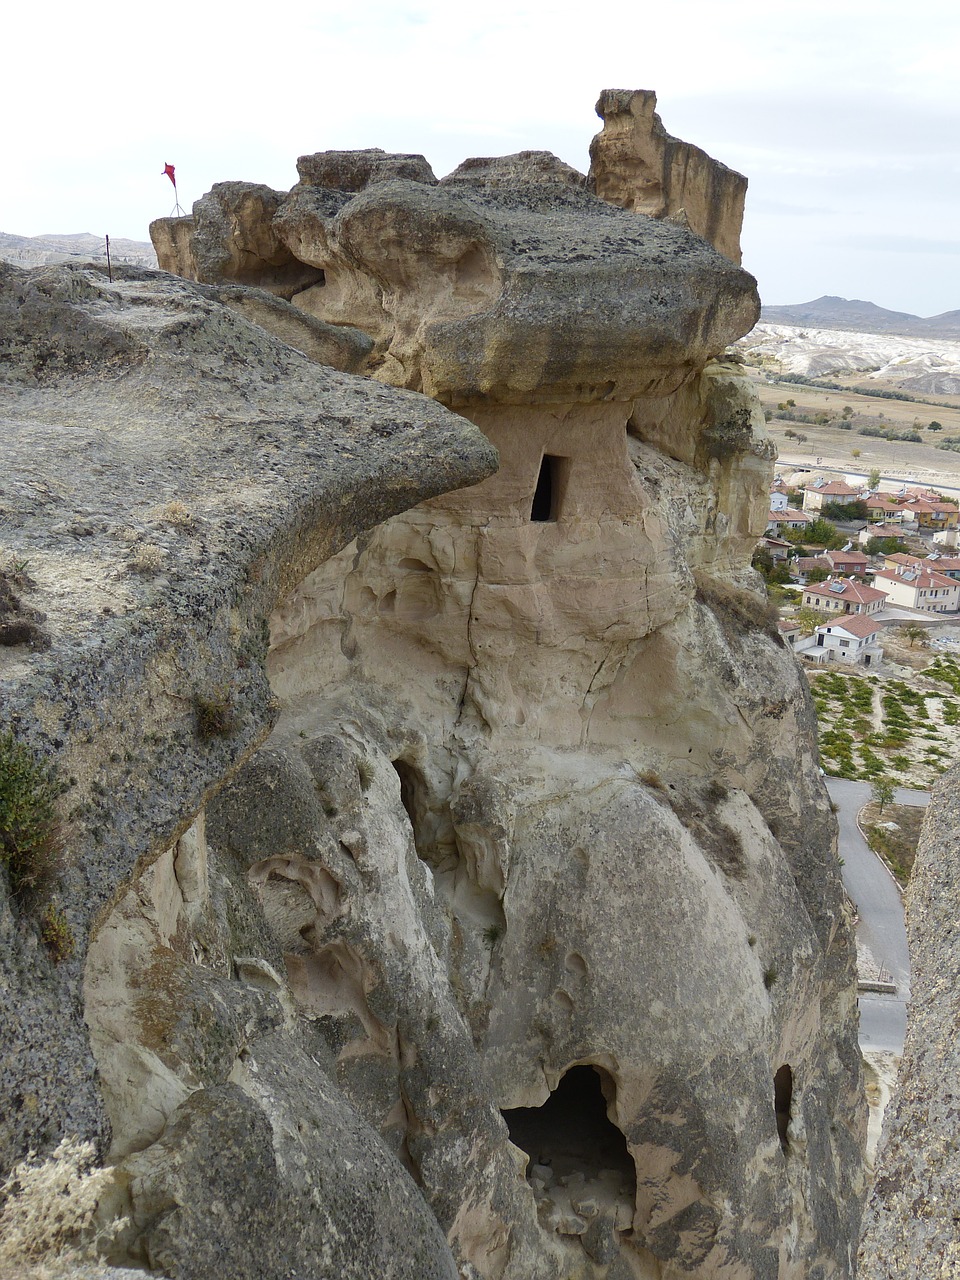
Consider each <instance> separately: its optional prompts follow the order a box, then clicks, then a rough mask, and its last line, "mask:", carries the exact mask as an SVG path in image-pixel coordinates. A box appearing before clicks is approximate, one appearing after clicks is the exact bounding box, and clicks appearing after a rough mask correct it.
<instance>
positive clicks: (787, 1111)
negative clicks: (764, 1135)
mask: <svg viewBox="0 0 960 1280" xmlns="http://www.w3.org/2000/svg"><path fill="white" fill-rule="evenodd" d="M792 1106H793V1071H792V1070H791V1069H790V1067H789V1066H787V1065H786V1064H784V1065H783V1066H782V1067H781V1068H780V1070H779V1071H778V1072H777V1074H776V1075H775V1076H774V1077H773V1109H774V1111H775V1112H776V1116H777V1133H778V1134H779V1136H780V1146H781V1147H782V1148H783V1150H784V1151H786V1150H787V1149H788V1147H789V1146H790V1139H789V1137H788V1136H787V1135H788V1130H789V1128H790V1115H791V1109H792Z"/></svg>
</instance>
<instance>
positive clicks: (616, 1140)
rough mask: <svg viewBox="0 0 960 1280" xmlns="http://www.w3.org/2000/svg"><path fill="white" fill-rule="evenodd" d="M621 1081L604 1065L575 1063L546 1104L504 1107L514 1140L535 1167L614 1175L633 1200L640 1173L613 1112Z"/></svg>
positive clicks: (561, 1173)
mask: <svg viewBox="0 0 960 1280" xmlns="http://www.w3.org/2000/svg"><path fill="white" fill-rule="evenodd" d="M615 1095H616V1085H615V1084H614V1082H613V1078H612V1077H611V1076H610V1075H609V1074H608V1072H606V1071H604V1070H603V1068H602V1067H571V1068H570V1070H569V1071H568V1072H567V1073H566V1075H565V1076H563V1078H562V1079H561V1081H560V1083H559V1084H558V1085H557V1087H556V1089H554V1091H553V1093H551V1095H550V1097H549V1098H548V1099H547V1100H546V1102H545V1103H544V1104H543V1106H541V1107H514V1108H512V1109H511V1110H509V1111H504V1112H503V1118H504V1119H505V1120H506V1122H507V1128H508V1129H509V1130H510V1141H511V1142H512V1143H513V1144H514V1146H517V1147H520V1148H521V1149H522V1150H523V1151H526V1152H527V1154H528V1155H529V1156H530V1168H532V1167H533V1166H534V1165H540V1166H548V1167H549V1168H550V1169H551V1170H552V1174H553V1178H554V1179H558V1178H569V1177H570V1176H572V1175H574V1174H578V1173H579V1174H582V1175H583V1177H584V1178H585V1180H586V1181H587V1182H591V1181H596V1180H609V1179H610V1178H611V1175H612V1176H613V1179H614V1180H615V1182H616V1183H617V1184H618V1186H619V1188H620V1189H621V1190H622V1192H623V1193H624V1194H625V1195H626V1196H628V1197H629V1198H630V1200H633V1199H635V1198H636V1194H637V1172H636V1166H635V1165H634V1163H633V1157H632V1156H631V1155H630V1152H629V1151H628V1150H627V1143H626V1139H625V1138H624V1136H623V1134H622V1133H621V1132H620V1130H619V1129H618V1128H617V1126H616V1125H615V1124H613V1123H612V1122H611V1121H610V1120H609V1118H608V1117H607V1099H608V1098H609V1099H610V1101H613V1099H614V1097H615Z"/></svg>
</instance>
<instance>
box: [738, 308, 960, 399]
mask: <svg viewBox="0 0 960 1280" xmlns="http://www.w3.org/2000/svg"><path fill="white" fill-rule="evenodd" d="M737 345H738V347H739V348H740V349H741V350H742V351H744V352H745V353H746V354H747V355H748V357H749V358H751V360H752V361H756V362H758V363H760V362H761V361H762V363H763V364H765V365H766V366H767V367H768V368H770V369H772V370H773V371H774V372H776V373H784V374H789V373H799V374H802V375H804V376H805V377H808V378H831V377H834V376H842V375H845V374H850V373H857V374H858V375H860V376H858V377H857V382H858V383H860V384H862V385H864V386H871V385H876V386H878V387H884V388H891V389H894V388H896V389H898V390H900V391H907V392H913V393H914V394H921V395H941V396H943V395H948V396H952V395H960V341H957V342H951V341H949V340H947V339H944V338H938V339H929V338H905V337H901V336H899V335H896V334H879V333H854V332H852V331H847V330H842V329H807V328H800V327H799V326H794V325H785V324H768V323H766V322H765V321H761V323H760V324H758V325H757V326H756V327H755V328H754V329H753V330H751V332H750V333H748V334H747V336H746V337H745V338H743V339H741V341H740V342H739V343H738V344H737Z"/></svg>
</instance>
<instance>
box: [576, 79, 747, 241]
mask: <svg viewBox="0 0 960 1280" xmlns="http://www.w3.org/2000/svg"><path fill="white" fill-rule="evenodd" d="M656 106H657V95H656V94H655V93H651V92H649V91H643V90H641V91H639V92H634V91H632V90H629V89H605V90H604V91H603V93H602V94H601V95H600V100H599V102H598V103H597V115H598V116H600V117H601V119H602V120H603V129H602V130H601V132H600V133H598V134H597V136H596V137H595V138H594V139H593V141H592V142H591V143H590V178H589V181H590V184H591V186H592V189H593V190H594V191H596V193H597V195H598V196H600V197H601V199H603V200H609V201H611V202H612V203H613V204H618V205H620V206H621V208H623V209H631V210H633V211H634V212H635V213H645V214H648V215H649V216H650V217H651V218H668V219H672V220H678V221H680V222H681V223H682V225H684V226H687V227H689V228H690V229H691V230H692V231H694V232H695V233H696V234H697V235H699V236H703V238H704V240H707V241H709V242H710V244H712V245H713V247H714V248H715V249H717V250H718V251H719V252H720V253H722V254H723V255H724V256H725V257H727V258H729V259H730V261H731V262H736V263H739V262H740V227H741V224H742V223H743V205H744V200H745V198H746V194H747V180H746V178H745V177H744V176H743V174H741V173H737V172H735V171H734V170H733V169H728V168H727V167H726V165H723V164H721V163H720V162H719V161H718V160H714V159H712V158H711V157H710V156H708V155H707V153H706V152H705V151H701V150H700V148H699V147H695V146H693V145H692V144H691V143H689V142H681V141H680V139H679V138H674V137H671V135H670V134H669V133H667V131H666V129H664V127H663V124H662V123H661V120H660V117H659V116H658V115H657V113H656Z"/></svg>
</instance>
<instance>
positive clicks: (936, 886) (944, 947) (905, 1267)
mask: <svg viewBox="0 0 960 1280" xmlns="http://www.w3.org/2000/svg"><path fill="white" fill-rule="evenodd" d="M958 781H960V769H958V768H956V767H955V768H954V769H952V770H951V771H950V773H948V774H947V775H946V776H945V777H944V778H942V779H941V781H940V783H939V784H938V786H937V789H936V791H935V792H934V794H933V796H932V797H931V802H930V808H929V809H928V811H927V814H926V817H925V819H924V826H923V835H922V837H921V841H920V848H919V851H918V855H917V861H916V864H915V866H914V870H913V874H912V875H911V877H910V888H909V890H908V894H907V904H906V907H907V936H908V939H909V943H910V965H911V972H912V982H911V985H912V990H913V995H912V998H911V1001H910V1015H909V1020H908V1023H907V1040H906V1044H905V1046H904V1052H903V1060H902V1062H901V1065H900V1076H899V1084H898V1088H897V1090H896V1093H895V1094H894V1098H893V1101H892V1103H891V1104H890V1106H889V1107H888V1109H887V1113H886V1116H885V1117H884V1133H883V1136H882V1138H881V1146H880V1151H879V1154H878V1168H877V1178H876V1182H875V1184H874V1187H873V1191H872V1194H871V1198H870V1200H869V1202H868V1206H867V1214H866V1217H865V1229H864V1243H863V1248H862V1250H861V1254H860V1273H859V1274H860V1275H861V1276H862V1277H863V1280H899V1278H900V1277H907V1276H918V1277H920V1276H922V1277H924V1280H926V1278H927V1277H929V1280H956V1278H957V1277H958V1276H960V1229H958V1228H960V1219H958V1209H957V1206H958V1204H960V1161H958V1158H957V1142H958V1128H960V1126H958V1115H960V1039H958V1036H957V1028H958V1026H960V939H958V936H957V935H958V922H960V875H958V866H957V839H958V833H960V790H958V786H957V783H958Z"/></svg>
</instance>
